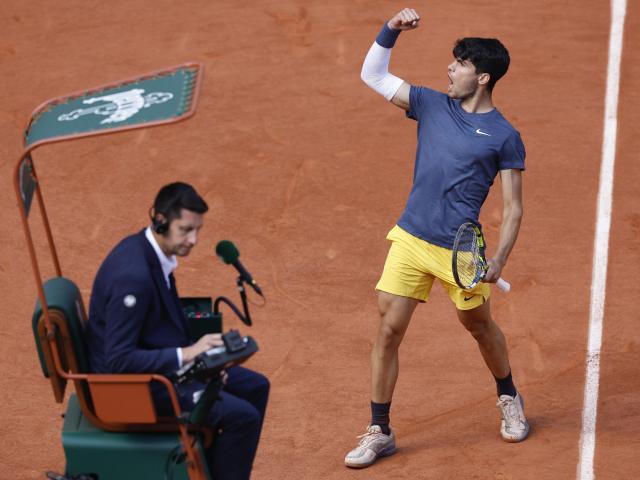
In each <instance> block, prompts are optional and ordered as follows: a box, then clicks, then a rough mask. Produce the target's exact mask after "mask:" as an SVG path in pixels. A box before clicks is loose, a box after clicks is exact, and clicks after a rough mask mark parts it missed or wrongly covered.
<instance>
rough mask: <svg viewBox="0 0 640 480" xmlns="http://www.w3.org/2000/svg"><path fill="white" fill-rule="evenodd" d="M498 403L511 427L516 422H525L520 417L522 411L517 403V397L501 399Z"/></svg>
mask: <svg viewBox="0 0 640 480" xmlns="http://www.w3.org/2000/svg"><path fill="white" fill-rule="evenodd" d="M498 404H499V405H500V407H501V409H502V412H503V414H504V420H505V421H506V422H507V425H508V426H509V427H511V426H514V424H521V423H524V422H523V421H522V419H521V418H520V412H519V410H518V406H517V405H516V399H515V398H513V399H509V400H499V401H498Z"/></svg>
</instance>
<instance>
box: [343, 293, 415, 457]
mask: <svg viewBox="0 0 640 480" xmlns="http://www.w3.org/2000/svg"><path fill="white" fill-rule="evenodd" d="M417 305H418V300H416V299H414V298H409V297H403V296H400V295H394V294H392V293H387V292H383V291H379V292H378V309H379V312H380V325H379V327H378V335H377V338H376V342H375V344H374V346H373V350H372V351H371V421H370V423H369V427H367V431H366V432H365V433H364V434H363V435H361V436H360V437H359V438H360V441H359V442H358V446H357V447H356V448H355V449H353V450H351V451H350V452H349V453H348V454H347V456H346V457H345V460H344V462H345V465H347V466H348V467H353V468H364V467H368V466H369V465H371V464H373V463H374V462H375V461H376V459H377V458H378V457H384V456H388V455H391V454H393V453H395V451H396V442H395V434H394V433H393V431H392V430H391V427H390V426H389V411H390V409H391V398H392V396H393V390H394V388H395V385H396V381H397V379H398V371H399V366H398V347H400V343H401V342H402V338H403V337H404V334H405V332H406V331H407V327H408V326H409V322H410V320H411V315H412V314H413V311H414V310H415V308H416V306H417Z"/></svg>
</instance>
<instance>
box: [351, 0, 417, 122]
mask: <svg viewBox="0 0 640 480" xmlns="http://www.w3.org/2000/svg"><path fill="white" fill-rule="evenodd" d="M419 22H420V16H419V15H418V13H417V12H416V11H415V10H413V9H411V8H405V9H403V10H402V11H400V12H398V13H397V14H396V15H395V16H394V17H393V18H392V19H391V20H389V21H388V22H387V23H386V24H385V26H384V27H383V28H382V31H381V32H380V34H379V35H378V37H377V38H376V41H375V42H374V43H373V45H372V46H371V48H370V49H369V52H368V53H367V56H366V57H365V59H364V63H363V65H362V72H361V74H360V77H361V78H362V80H363V81H364V82H365V83H366V84H367V85H368V86H369V87H371V88H372V89H373V90H375V91H376V92H378V93H379V94H381V95H382V96H384V97H385V98H386V99H387V100H389V101H390V102H391V103H393V104H394V105H396V106H397V107H400V108H402V109H403V110H409V91H410V89H411V86H410V85H409V84H408V83H407V82H405V81H404V80H402V79H401V78H398V77H396V76H395V75H392V74H390V73H389V60H390V58H391V49H392V48H393V46H394V45H395V42H396V39H397V38H398V35H400V32H402V31H403V30H413V29H415V28H418V24H419Z"/></svg>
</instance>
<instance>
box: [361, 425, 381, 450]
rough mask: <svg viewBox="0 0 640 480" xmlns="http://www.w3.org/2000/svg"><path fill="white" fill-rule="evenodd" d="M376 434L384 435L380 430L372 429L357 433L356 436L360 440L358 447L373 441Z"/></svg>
mask: <svg viewBox="0 0 640 480" xmlns="http://www.w3.org/2000/svg"><path fill="white" fill-rule="evenodd" d="M378 435H384V434H383V433H382V432H381V431H380V432H377V431H374V430H371V429H369V430H367V431H366V432H365V433H363V434H362V435H358V436H357V437H356V438H359V439H360V442H358V446H359V447H366V446H367V445H369V444H370V443H371V442H373V441H375V439H376V437H377V436H378Z"/></svg>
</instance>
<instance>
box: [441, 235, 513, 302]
mask: <svg viewBox="0 0 640 480" xmlns="http://www.w3.org/2000/svg"><path fill="white" fill-rule="evenodd" d="M484 249H485V243H484V237H483V236H482V231H481V230H480V227H478V226H477V225H476V224H474V223H471V222H466V223H463V224H462V225H460V228H459V229H458V233H456V239H455V241H454V242H453V255H452V259H451V267H452V270H453V278H454V279H455V281H456V283H457V284H458V286H459V287H460V288H464V289H465V290H471V289H472V288H473V287H475V286H476V285H477V284H478V283H480V282H481V281H482V280H483V279H484V276H485V275H486V274H487V269H488V268H489V266H488V265H487V259H486V257H485V254H484ZM496 286H497V287H498V288H499V289H500V290H502V291H503V292H508V291H509V290H511V285H510V284H509V282H506V281H504V280H503V279H502V278H498V281H497V282H496Z"/></svg>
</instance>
